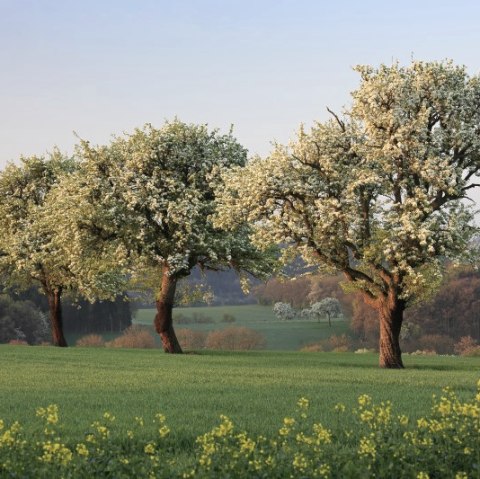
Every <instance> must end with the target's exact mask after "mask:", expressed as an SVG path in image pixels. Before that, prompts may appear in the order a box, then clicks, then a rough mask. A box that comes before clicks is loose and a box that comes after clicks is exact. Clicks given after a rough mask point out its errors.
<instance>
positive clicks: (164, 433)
mask: <svg viewBox="0 0 480 479" xmlns="http://www.w3.org/2000/svg"><path fill="white" fill-rule="evenodd" d="M169 432H170V428H169V427H167V426H162V427H161V428H160V429H159V430H158V434H159V435H160V437H165V436H168V434H169Z"/></svg>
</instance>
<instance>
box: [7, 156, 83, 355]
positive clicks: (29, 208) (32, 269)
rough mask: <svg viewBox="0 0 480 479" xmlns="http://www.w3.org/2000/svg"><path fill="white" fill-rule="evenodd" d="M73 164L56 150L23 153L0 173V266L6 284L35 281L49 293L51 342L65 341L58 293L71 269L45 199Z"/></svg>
mask: <svg viewBox="0 0 480 479" xmlns="http://www.w3.org/2000/svg"><path fill="white" fill-rule="evenodd" d="M74 167H75V164H74V162H73V161H72V160H71V159H69V158H65V157H64V156H62V155H61V154H60V153H59V152H58V151H55V152H53V153H52V154H51V155H50V156H49V157H48V158H44V157H36V156H33V157H30V158H22V159H21V164H20V165H18V166H17V165H14V164H9V165H7V166H6V168H5V169H4V170H3V171H2V172H1V173H0V229H1V232H2V233H1V236H0V250H1V251H2V255H0V269H1V271H2V274H3V275H4V276H5V278H6V280H7V285H8V286H11V287H17V288H18V287H20V288H22V287H23V288H28V287H30V286H32V284H35V283H38V284H39V285H40V286H41V290H42V292H43V293H44V294H45V295H46V296H47V298H48V304H49V308H50V323H51V329H52V338H53V343H54V344H55V345H56V346H67V342H66V340H65V337H64V335H63V328H62V310H61V296H62V292H63V291H64V289H68V288H69V287H70V286H71V280H72V278H71V275H70V274H69V272H68V266H67V265H66V264H65V262H64V261H63V258H62V255H61V251H60V249H59V248H58V247H57V245H56V244H55V241H54V240H53V237H54V231H52V229H51V224H50V222H49V212H48V211H47V209H46V208H45V200H46V198H47V196H48V194H49V192H50V190H51V189H52V188H53V187H54V185H55V184H56V183H58V181H59V179H60V178H61V177H62V176H63V175H65V174H66V173H68V172H70V171H72V170H73V169H74Z"/></svg>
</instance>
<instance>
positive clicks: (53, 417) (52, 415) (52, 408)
mask: <svg viewBox="0 0 480 479" xmlns="http://www.w3.org/2000/svg"><path fill="white" fill-rule="evenodd" d="M36 414H37V416H38V417H41V418H43V419H45V421H46V422H47V424H50V425H52V426H53V425H55V424H57V423H58V419H59V416H58V406H57V405H56V404H50V405H49V406H47V407H46V408H44V407H39V408H38V409H37V411H36Z"/></svg>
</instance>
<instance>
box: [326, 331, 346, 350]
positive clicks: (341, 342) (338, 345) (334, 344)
mask: <svg viewBox="0 0 480 479" xmlns="http://www.w3.org/2000/svg"><path fill="white" fill-rule="evenodd" d="M328 342H329V344H330V348H331V349H332V351H335V352H342V353H345V352H347V351H349V350H350V348H351V340H350V338H349V337H348V336H347V335H346V334H342V335H341V336H336V335H333V336H330V338H328Z"/></svg>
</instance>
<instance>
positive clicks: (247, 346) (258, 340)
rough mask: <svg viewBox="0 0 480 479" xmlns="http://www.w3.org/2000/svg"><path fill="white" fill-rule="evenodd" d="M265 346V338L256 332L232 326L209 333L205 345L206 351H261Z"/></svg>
mask: <svg viewBox="0 0 480 479" xmlns="http://www.w3.org/2000/svg"><path fill="white" fill-rule="evenodd" d="M265 345H266V341H265V338H264V336H263V335H262V334H261V333H259V332H258V331H254V330H253V329H249V328H245V327H234V326H232V327H229V328H226V329H222V330H220V331H212V332H211V333H209V335H208V337H207V341H206V343H205V346H206V347H207V348H208V349H223V350H228V351H247V350H251V349H262V348H264V347H265Z"/></svg>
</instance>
